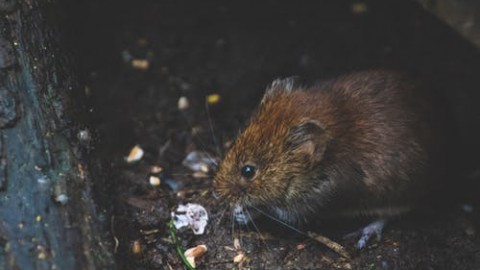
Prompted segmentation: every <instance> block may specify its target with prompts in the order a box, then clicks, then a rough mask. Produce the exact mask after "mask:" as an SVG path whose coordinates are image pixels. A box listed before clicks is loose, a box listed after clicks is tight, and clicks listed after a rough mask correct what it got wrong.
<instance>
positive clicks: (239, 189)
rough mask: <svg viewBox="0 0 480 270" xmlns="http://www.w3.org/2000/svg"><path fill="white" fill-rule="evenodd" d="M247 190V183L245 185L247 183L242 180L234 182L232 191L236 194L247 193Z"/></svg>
mask: <svg viewBox="0 0 480 270" xmlns="http://www.w3.org/2000/svg"><path fill="white" fill-rule="evenodd" d="M246 190H247V185H245V183H241V181H240V182H237V183H235V184H233V185H232V188H231V191H232V193H233V194H235V195H239V194H245V192H246Z"/></svg>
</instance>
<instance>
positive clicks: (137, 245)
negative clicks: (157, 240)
mask: <svg viewBox="0 0 480 270" xmlns="http://www.w3.org/2000/svg"><path fill="white" fill-rule="evenodd" d="M142 250H143V246H142V243H141V242H140V240H135V241H133V243H132V253H133V254H140V253H142Z"/></svg>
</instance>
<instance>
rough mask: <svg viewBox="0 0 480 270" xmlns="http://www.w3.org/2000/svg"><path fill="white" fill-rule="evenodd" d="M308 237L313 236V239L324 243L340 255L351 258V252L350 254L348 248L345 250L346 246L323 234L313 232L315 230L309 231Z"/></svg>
mask: <svg viewBox="0 0 480 270" xmlns="http://www.w3.org/2000/svg"><path fill="white" fill-rule="evenodd" d="M308 237H310V238H312V239H313V240H316V241H317V242H320V243H322V244H324V245H325V246H326V247H328V248H329V249H331V250H333V251H335V252H336V253H338V254H339V255H340V256H342V257H344V258H346V259H350V254H348V252H347V250H345V248H344V247H343V246H342V245H340V244H339V243H337V242H335V241H333V240H331V239H329V238H327V237H325V236H323V235H320V234H317V233H313V232H308Z"/></svg>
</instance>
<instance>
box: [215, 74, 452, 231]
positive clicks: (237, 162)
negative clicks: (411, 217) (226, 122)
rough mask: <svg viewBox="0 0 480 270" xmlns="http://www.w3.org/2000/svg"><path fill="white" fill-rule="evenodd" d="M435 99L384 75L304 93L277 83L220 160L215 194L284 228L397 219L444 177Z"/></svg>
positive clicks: (351, 78) (353, 77)
mask: <svg viewBox="0 0 480 270" xmlns="http://www.w3.org/2000/svg"><path fill="white" fill-rule="evenodd" d="M434 100H435V98H434V95H432V94H431V93H430V92H429V91H428V90H427V89H426V88H422V87H419V86H417V84H416V83H414V82H413V81H412V80H410V79H409V78H407V77H406V76H404V75H402V74H400V73H396V72H390V71H365V72H358V73H352V74H349V75H345V76H341V77H338V78H335V79H332V80H329V81H325V82H321V83H318V84H316V85H314V86H312V87H301V86H295V84H294V82H293V80H292V79H286V80H276V81H274V82H273V83H272V85H271V86H270V87H269V88H268V89H267V91H266V93H265V95H264V97H263V99H262V101H261V103H260V105H259V107H258V108H257V110H256V112H255V113H254V114H253V116H252V117H251V119H250V122H249V124H248V126H247V127H246V128H245V130H244V131H243V132H242V133H241V134H240V135H239V137H238V138H237V139H236V141H235V143H234V144H233V146H232V147H231V149H229V151H228V152H227V154H226V155H225V157H224V159H223V161H222V162H221V164H220V167H219V171H218V173H217V175H216V177H215V179H214V185H215V189H216V192H217V193H218V195H219V196H220V197H221V198H223V199H225V200H226V201H227V202H229V203H230V204H231V205H235V206H241V207H246V208H253V209H260V210H261V211H262V212H264V213H268V214H269V215H272V216H274V217H275V218H277V219H280V220H282V221H285V222H286V223H289V224H293V225H299V224H304V223H307V222H309V221H310V220H311V219H317V218H321V217H332V216H342V215H347V216H352V215H368V216H372V217H377V218H385V217H390V216H395V215H399V214H402V213H404V212H406V211H408V210H409V209H411V208H412V207H413V206H415V205H416V204H418V203H419V202H420V201H422V199H424V198H425V196H426V195H425V194H426V192H428V190H431V189H432V187H435V186H436V185H439V183H437V181H440V179H441V177H442V176H444V171H443V168H445V166H444V164H443V163H442V160H443V158H442V157H443V155H444V153H442V149H443V143H444V138H443V137H442V129H443V123H442V119H441V118H440V117H437V116H436V115H437V114H436V111H435V106H434V103H435V102H434Z"/></svg>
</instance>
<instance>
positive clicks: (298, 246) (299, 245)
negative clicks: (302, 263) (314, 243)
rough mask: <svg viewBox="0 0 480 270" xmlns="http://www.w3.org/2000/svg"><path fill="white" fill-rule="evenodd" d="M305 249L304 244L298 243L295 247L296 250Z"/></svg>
mask: <svg viewBox="0 0 480 270" xmlns="http://www.w3.org/2000/svg"><path fill="white" fill-rule="evenodd" d="M305 247H306V245H305V243H300V244H298V245H297V246H296V248H297V250H303V249H305Z"/></svg>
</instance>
